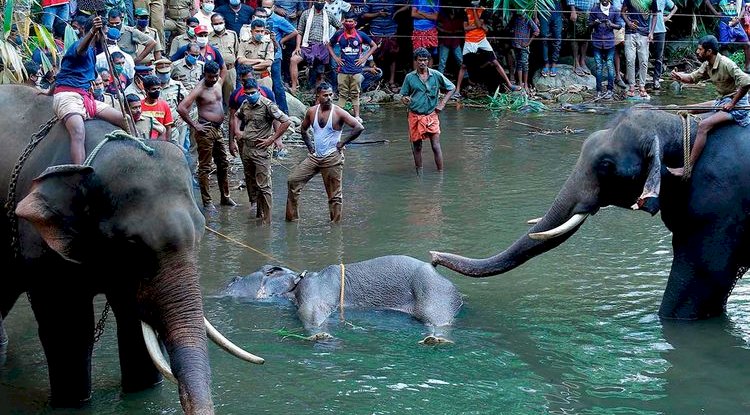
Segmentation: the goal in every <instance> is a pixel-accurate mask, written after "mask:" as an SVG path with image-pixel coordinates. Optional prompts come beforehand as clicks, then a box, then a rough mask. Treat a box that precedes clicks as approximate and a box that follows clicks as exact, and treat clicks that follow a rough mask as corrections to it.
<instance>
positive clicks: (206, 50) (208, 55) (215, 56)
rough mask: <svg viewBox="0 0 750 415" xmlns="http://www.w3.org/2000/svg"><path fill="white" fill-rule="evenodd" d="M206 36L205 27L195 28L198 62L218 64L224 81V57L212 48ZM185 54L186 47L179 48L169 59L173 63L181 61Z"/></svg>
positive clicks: (225, 74)
mask: <svg viewBox="0 0 750 415" xmlns="http://www.w3.org/2000/svg"><path fill="white" fill-rule="evenodd" d="M208 34H209V30H208V28H207V27H205V26H202V25H200V26H198V27H196V28H195V43H196V44H198V47H200V50H199V54H198V60H201V61H203V62H208V61H215V62H216V63H218V64H219V67H220V68H221V74H220V76H221V79H224V78H225V77H226V76H227V68H226V65H225V64H224V57H223V56H222V55H221V52H219V50H218V49H216V48H214V47H213V46H211V45H210V44H209V43H208ZM186 52H187V47H184V48H180V49H178V50H177V52H176V53H175V54H174V55H172V57H171V58H170V59H172V60H173V61H175V60H177V59H182V57H183V56H184V55H185V53H186Z"/></svg>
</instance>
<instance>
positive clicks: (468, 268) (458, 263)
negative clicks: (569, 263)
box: [430, 168, 597, 278]
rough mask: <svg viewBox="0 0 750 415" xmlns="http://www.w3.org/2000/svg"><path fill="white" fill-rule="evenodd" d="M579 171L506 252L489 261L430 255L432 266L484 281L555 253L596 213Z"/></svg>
mask: <svg viewBox="0 0 750 415" xmlns="http://www.w3.org/2000/svg"><path fill="white" fill-rule="evenodd" d="M578 171H581V170H580V169H578V168H577V169H576V171H575V172H574V173H573V174H572V175H571V176H570V177H569V178H568V180H567V182H566V183H565V185H564V186H563V188H562V190H560V193H558V195H557V198H556V199H555V201H554V202H553V203H552V206H551V207H550V209H549V210H548V211H547V213H546V214H545V215H544V217H543V218H541V219H539V221H538V222H536V224H535V225H534V226H533V227H532V228H531V229H530V230H529V231H528V232H527V233H526V234H524V235H523V236H521V237H520V238H518V240H516V241H515V242H514V243H513V245H511V246H510V247H509V248H507V249H506V250H504V251H502V252H500V253H498V254H496V255H493V256H491V257H489V258H483V259H473V258H467V257H463V256H460V255H456V254H451V253H446V252H436V251H432V252H430V255H431V256H432V264H433V265H435V266H437V265H442V266H444V267H446V268H449V269H452V270H454V271H456V272H459V273H461V274H464V275H467V276H470V277H475V278H481V277H489V276H493V275H497V274H502V273H505V272H508V271H510V270H512V269H514V268H516V267H517V266H519V265H521V264H523V263H524V262H526V261H528V260H529V259H531V258H533V257H535V256H537V255H539V254H542V253H544V252H546V251H549V250H550V249H553V248H555V247H557V246H558V245H560V244H561V243H563V242H564V241H565V240H567V239H568V238H569V237H570V236H572V235H573V234H574V233H575V231H576V230H578V228H579V227H580V226H581V224H582V223H583V221H584V220H585V217H586V216H587V215H588V214H590V213H594V212H595V210H596V209H597V207H596V203H595V201H596V192H594V191H589V190H586V189H591V188H594V187H593V186H586V185H584V184H585V183H588V182H590V180H589V179H588V178H586V177H585V176H584V175H582V174H578V173H576V172H578Z"/></svg>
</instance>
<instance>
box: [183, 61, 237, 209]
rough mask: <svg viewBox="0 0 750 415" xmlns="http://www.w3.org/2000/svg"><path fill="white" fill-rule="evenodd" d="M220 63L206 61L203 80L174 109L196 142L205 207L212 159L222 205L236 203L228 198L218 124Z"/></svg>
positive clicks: (207, 206)
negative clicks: (195, 115) (195, 109)
mask: <svg viewBox="0 0 750 415" xmlns="http://www.w3.org/2000/svg"><path fill="white" fill-rule="evenodd" d="M220 69H221V68H220V67H219V64H218V63H216V62H215V61H208V62H206V64H205V65H204V66H203V80H202V81H200V82H198V84H197V85H196V86H195V88H194V89H193V90H192V91H190V94H188V96H187V97H185V99H184V100H182V102H180V105H178V106H177V112H178V113H180V117H182V119H183V120H185V122H186V123H187V124H188V125H189V126H190V127H191V128H192V129H193V131H194V133H195V134H194V136H195V141H196V144H197V145H198V184H200V187H201V199H202V200H203V207H204V208H205V209H207V210H212V209H213V208H214V206H213V203H211V194H210V193H209V192H208V189H209V186H208V178H209V177H208V176H209V174H210V173H211V159H212V158H213V161H214V163H216V176H217V179H218V182H219V190H220V191H221V202H220V203H221V204H222V205H223V206H237V204H236V203H234V201H233V200H232V199H231V198H230V197H229V161H228V160H227V149H226V145H225V144H224V136H223V134H222V132H221V123H222V122H224V100H223V99H222V95H221V82H219V70H220ZM193 102H195V103H196V105H197V106H198V120H197V121H194V120H192V119H191V118H190V107H191V106H192V105H193Z"/></svg>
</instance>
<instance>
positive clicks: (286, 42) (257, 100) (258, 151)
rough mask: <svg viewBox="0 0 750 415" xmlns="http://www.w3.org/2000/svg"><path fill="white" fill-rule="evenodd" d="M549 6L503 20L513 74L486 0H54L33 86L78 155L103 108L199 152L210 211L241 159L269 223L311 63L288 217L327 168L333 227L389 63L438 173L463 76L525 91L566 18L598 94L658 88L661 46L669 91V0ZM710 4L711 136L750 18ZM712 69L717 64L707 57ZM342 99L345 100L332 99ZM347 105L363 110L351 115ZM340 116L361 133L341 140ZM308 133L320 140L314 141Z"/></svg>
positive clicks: (417, 140) (554, 56) (719, 2)
mask: <svg viewBox="0 0 750 415" xmlns="http://www.w3.org/2000/svg"><path fill="white" fill-rule="evenodd" d="M618 2H619V4H618ZM553 3H554V7H553V9H552V10H551V11H550V12H549V13H544V14H539V15H538V16H535V17H534V18H530V17H529V16H527V15H525V14H522V13H513V14H512V16H511V18H510V20H509V21H508V23H507V25H506V29H507V30H508V31H509V33H510V34H511V36H510V37H509V38H508V40H509V46H510V47H509V48H507V49H505V48H503V50H502V51H501V52H502V53H500V55H501V57H504V58H505V59H504V60H505V63H506V65H507V66H508V67H510V68H513V69H514V70H513V71H508V72H506V70H505V68H504V67H503V65H502V64H501V63H500V61H499V59H498V55H497V54H496V53H495V49H494V47H493V43H491V42H490V37H489V36H488V34H489V33H490V31H491V30H492V29H491V26H492V25H494V24H496V19H495V16H496V14H497V13H496V12H495V11H492V10H488V9H486V8H485V7H484V6H483V5H482V4H481V1H480V0H473V1H472V2H471V5H469V6H467V7H459V6H445V7H441V6H440V5H439V2H438V0H412V1H410V2H409V3H408V4H407V3H404V2H403V1H402V0H370V1H361V2H356V3H355V2H352V3H347V2H345V1H343V0H313V1H309V2H308V1H293V0H245V2H243V0H228V2H225V1H223V0H199V1H197V2H196V1H194V0H168V1H166V2H164V3H162V1H161V0H148V1H147V0H119V1H108V2H107V3H106V4H107V5H108V6H109V7H108V9H107V10H95V11H94V10H91V11H87V10H85V7H83V6H84V5H83V3H81V4H79V5H78V6H79V7H76V6H75V5H73V4H72V2H71V0H45V1H43V2H42V6H43V13H42V16H43V18H42V22H43V24H44V25H47V26H49V27H50V28H51V30H52V32H53V34H54V37H55V41H56V42H57V45H58V46H59V48H60V50H59V52H60V55H61V56H63V58H62V60H61V61H60V62H59V63H56V64H54V65H53V67H54V69H53V70H52V71H48V72H46V73H42V71H40V69H39V63H40V61H41V55H42V54H49V51H48V50H44V49H39V50H38V51H37V52H36V53H35V56H34V60H32V61H29V62H27V63H26V70H27V72H28V74H29V79H28V80H27V82H28V83H29V85H32V86H34V87H37V88H41V89H46V90H47V92H48V93H49V94H50V95H54V99H53V107H54V112H55V114H56V115H57V116H58V118H59V119H60V120H61V121H62V122H63V123H64V124H65V126H66V128H67V129H68V131H69V134H70V137H71V160H72V162H73V163H78V164H80V163H82V162H83V160H84V158H85V152H84V139H85V126H84V121H85V120H87V119H91V118H101V119H104V120H107V121H109V122H111V123H112V124H115V125H119V126H121V127H123V128H125V129H128V130H134V131H131V133H133V134H134V135H137V136H139V137H141V138H144V139H154V140H169V141H172V142H173V143H175V144H176V145H178V146H179V147H180V148H182V149H183V150H184V151H185V153H186V155H187V157H188V158H189V157H190V154H191V153H192V154H193V157H194V158H196V159H197V169H196V177H197V183H198V185H199V187H200V191H201V197H202V202H203V204H204V206H205V207H206V208H207V209H211V208H213V203H212V198H211V194H210V192H209V175H210V173H211V171H212V170H213V165H215V166H216V172H217V179H218V185H219V190H220V193H221V198H220V203H221V204H222V205H228V206H234V205H236V203H235V202H234V201H233V200H232V198H231V197H230V194H229V180H228V179H229V177H228V176H229V161H228V154H227V153H230V154H232V155H233V156H239V157H240V159H241V161H242V164H243V167H244V174H245V182H246V185H247V191H248V197H249V200H250V203H251V206H257V208H256V215H257V217H258V218H260V219H261V220H262V221H264V222H268V221H270V219H271V205H272V194H271V149H272V148H274V147H282V146H283V144H282V142H281V139H280V138H281V136H282V135H283V134H284V133H285V132H286V130H287V129H288V128H289V127H290V125H291V121H290V117H289V108H288V104H287V95H286V94H287V90H289V91H290V92H291V93H295V92H297V90H298V89H299V88H300V75H301V72H300V68H301V67H305V68H306V73H307V87H309V88H310V89H313V90H314V91H315V102H314V103H313V105H312V107H310V108H309V109H308V110H307V112H306V114H305V116H304V119H303V120H301V127H302V128H301V135H302V139H303V140H304V142H305V144H306V145H307V148H308V150H309V156H308V157H307V158H306V159H305V160H304V161H302V162H301V163H300V164H299V165H298V166H297V167H296V168H295V170H294V171H293V172H292V173H291V174H290V176H289V179H288V197H287V206H286V219H287V220H289V221H293V220H297V219H298V208H297V206H298V198H299V195H300V192H301V190H302V188H303V187H304V185H305V183H307V181H309V180H310V179H311V178H312V177H313V176H314V175H315V174H317V173H318V172H320V173H321V175H322V176H323V181H324V183H325V187H326V191H327V193H328V198H329V210H330V217H331V220H332V221H334V222H336V221H339V220H340V219H341V215H342V197H341V192H342V185H341V183H342V171H343V162H344V157H343V152H342V148H343V146H344V145H345V144H346V143H348V142H350V141H352V140H354V139H356V138H357V137H358V136H359V135H360V134H361V133H362V131H363V129H364V127H363V121H362V119H361V114H360V94H361V92H362V90H363V88H367V86H368V85H375V84H376V83H377V82H378V80H379V79H381V77H382V76H383V75H384V71H383V69H381V68H384V69H385V71H386V75H387V76H386V77H385V79H387V81H384V82H383V84H384V85H385V87H386V88H387V89H389V90H391V92H393V93H399V94H400V95H401V96H402V97H403V98H402V102H403V103H404V104H405V105H407V107H408V111H409V114H408V124H409V137H410V140H411V142H412V151H413V157H414V163H415V167H416V169H417V172H420V171H421V169H422V155H421V150H422V142H423V140H430V144H431V149H432V151H433V155H434V159H435V165H436V168H437V169H438V170H442V169H443V158H442V151H441V148H440V120H439V117H438V114H439V112H440V111H441V110H442V109H443V108H444V107H445V105H446V103H447V102H448V100H450V99H452V98H455V97H460V91H461V87H462V85H465V84H466V83H467V78H468V79H471V78H473V77H477V76H480V75H485V76H486V77H487V78H488V79H492V80H495V82H498V83H499V84H500V85H504V86H505V88H506V89H507V90H509V91H518V90H526V91H528V90H529V88H530V85H529V77H528V72H529V54H530V51H531V49H530V44H531V42H532V40H533V39H534V38H535V37H541V42H542V43H543V45H542V46H543V47H542V54H543V56H542V57H543V61H544V66H543V67H542V69H541V76H543V77H555V76H557V72H558V67H557V64H558V60H559V57H560V49H561V42H562V36H563V34H562V28H563V20H564V17H565V20H567V21H568V24H567V27H568V36H569V38H568V40H569V41H570V42H571V45H572V51H573V62H574V65H573V66H574V71H575V72H576V73H578V74H581V75H583V74H588V73H590V72H591V71H590V69H589V68H588V66H587V64H586V59H585V57H586V54H587V48H588V45H589V43H590V44H591V48H592V50H593V56H594V60H595V64H596V67H595V75H596V81H597V93H598V94H599V97H600V98H603V99H606V98H611V97H612V95H613V90H614V85H615V84H617V85H619V86H621V87H623V88H625V90H626V94H627V95H628V96H633V97H634V96H635V95H636V93H637V94H638V95H639V96H640V97H647V96H648V92H647V91H646V73H647V69H648V62H649V59H650V56H649V49H650V48H649V46H650V44H652V43H654V44H655V48H654V49H655V51H656V53H655V56H654V59H655V64H654V73H653V88H655V89H659V88H660V79H661V75H662V71H663V68H664V63H663V53H664V43H665V32H666V26H665V24H664V23H665V22H666V21H669V19H670V18H671V17H672V16H673V15H674V13H675V12H676V10H677V8H676V6H675V5H674V3H673V1H672V0H644V1H641V0H614V1H612V0H596V1H595V0H567V3H566V4H565V5H563V4H561V1H560V0H554V2H553ZM708 7H709V9H710V10H711V11H712V12H713V13H716V15H717V16H719V17H720V22H719V25H718V35H719V38H718V39H716V38H713V37H712V38H713V41H705V39H702V40H701V46H700V47H699V52H700V53H698V58H699V60H701V62H703V66H701V68H700V69H699V71H698V72H695V73H691V74H681V73H677V72H673V73H672V74H671V77H672V78H673V79H676V80H678V81H681V82H694V81H697V80H700V79H710V80H711V81H714V82H715V83H716V82H718V83H720V84H721V91H720V92H722V94H724V95H723V97H722V98H723V100H720V101H717V103H716V104H717V105H719V106H721V107H722V108H723V110H724V113H723V114H725V115H724V116H716V115H715V116H712V117H709V118H708V119H707V121H706V122H704V123H703V124H702V127H701V128H700V129H699V133H700V134H702V135H703V139H704V140H705V136H706V134H707V131H708V130H710V129H711V128H712V127H713V126H714V125H716V124H718V123H721V122H726V121H730V120H735V121H737V122H738V123H740V124H742V125H745V124H746V120H747V119H748V117H747V111H745V112H742V110H740V109H734V107H735V106H736V105H737V104H738V103H739V104H740V106H744V104H745V103H746V102H747V97H746V93H747V89H748V88H749V87H748V85H750V77H748V76H747V75H746V74H745V73H744V72H743V71H742V70H741V69H739V68H738V67H737V66H736V65H734V64H733V63H732V62H731V60H729V59H728V58H726V57H723V56H721V55H720V54H719V48H720V45H726V44H739V45H741V46H742V47H743V48H744V50H745V52H746V59H745V62H746V64H745V68H744V69H745V71H747V70H748V69H750V66H748V59H747V57H748V55H750V42H749V41H748V36H747V33H746V32H745V29H748V30H749V31H750V13H746V11H745V9H741V8H737V7H736V6H735V3H729V2H728V0H715V4H713V5H709V6H708ZM665 13H666V15H665ZM400 15H405V16H410V19H409V22H410V25H411V28H410V29H411V35H410V37H409V40H410V42H411V45H410V46H411V48H412V49H413V55H412V56H413V61H412V60H410V62H411V63H410V65H409V66H408V67H407V71H406V72H408V73H407V74H406V76H405V77H404V78H403V81H402V83H401V86H399V85H398V84H397V82H396V81H397V77H396V73H397V67H396V65H397V62H398V57H399V54H400V50H401V48H402V47H403V46H404V45H403V42H401V41H400V39H401V38H400V37H399V33H403V28H402V27H400V24H402V23H403V22H404V19H403V18H399V16H400ZM66 20H67V21H66ZM745 23H747V24H745ZM66 25H70V27H72V28H73V29H74V30H75V31H76V33H77V36H78V40H77V41H76V42H75V43H74V44H73V45H72V46H71V47H70V48H68V49H67V50H62V49H63V47H62V39H63V38H64V36H65V27H66ZM709 40H710V39H709ZM618 49H623V51H624V57H625V61H626V71H625V73H626V81H627V83H626V82H625V81H624V80H623V79H622V77H621V74H620V70H619V69H620V68H619V66H620V59H619V56H620V53H619V51H618ZM167 50H168V51H169V52H168V53H167ZM701 51H702V52H701ZM701 53H703V55H702V54H701ZM50 55H51V54H50ZM450 57H453V59H454V60H455V62H454V65H455V67H456V69H457V76H456V77H455V79H456V84H455V85H454V83H453V82H451V81H450V80H449V79H448V77H446V76H445V75H444V74H443V72H444V71H446V69H447V68H448V64H449V58H450ZM709 63H710V64H711V65H714V66H711V67H707V65H708V64H709ZM434 65H436V66H437V70H435V69H432V66H434ZM731 65H734V66H731ZM717 68H719V69H718V72H717ZM721 76H723V77H724V78H721ZM714 78H716V79H714ZM719 78H721V79H719ZM730 78H731V79H730ZM441 91H442V92H444V95H442V97H441V96H440V92H441ZM735 91H736V93H735ZM336 95H338V105H334V104H333V102H334V100H335V96H336ZM347 103H350V104H351V114H350V113H349V112H348V111H347V110H344V107H345V106H346V104H347ZM124 114H127V115H126V116H124ZM344 125H347V126H349V127H350V128H351V130H350V132H349V133H348V135H346V137H345V138H343V139H342V130H343V127H344ZM310 128H311V131H312V132H313V137H309V135H308V129H310ZM225 135H227V136H228V137H225ZM225 138H228V140H225ZM227 147H228V148H227ZM700 148H702V145H696V147H695V148H694V150H696V151H697V152H698V154H699V153H700ZM695 157H697V155H696V156H695ZM674 173H675V174H681V172H679V171H675V172H674Z"/></svg>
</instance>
